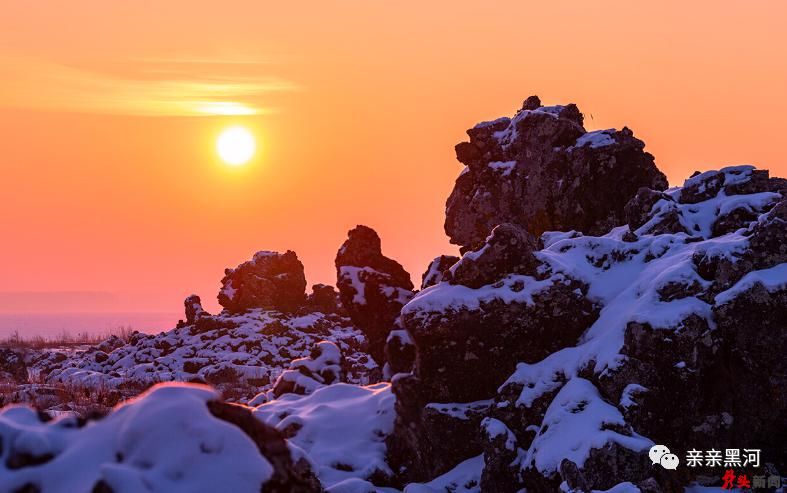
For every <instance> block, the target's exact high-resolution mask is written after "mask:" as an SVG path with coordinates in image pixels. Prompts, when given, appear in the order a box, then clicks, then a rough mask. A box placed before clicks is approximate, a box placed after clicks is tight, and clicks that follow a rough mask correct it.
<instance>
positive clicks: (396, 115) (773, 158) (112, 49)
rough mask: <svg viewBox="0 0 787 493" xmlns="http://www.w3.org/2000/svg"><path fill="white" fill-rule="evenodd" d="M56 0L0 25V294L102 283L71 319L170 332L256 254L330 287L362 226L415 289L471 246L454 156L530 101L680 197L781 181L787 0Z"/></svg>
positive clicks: (3, 18) (72, 304) (24, 8)
mask: <svg viewBox="0 0 787 493" xmlns="http://www.w3.org/2000/svg"><path fill="white" fill-rule="evenodd" d="M45 4H46V7H42V5H41V4H40V3H39V2H23V1H10V2H6V3H4V4H3V13H2V15H0V132H2V135H3V139H2V143H0V148H1V150H2V156H3V158H2V159H1V160H0V162H2V164H0V167H2V171H3V173H4V180H3V181H4V183H5V184H6V185H5V187H4V189H3V192H2V195H3V200H4V203H5V207H4V211H5V212H0V228H2V230H3V232H4V237H5V238H6V239H13V240H9V241H6V243H5V246H4V249H5V255H4V256H3V257H2V258H0V291H8V292H11V293H12V294H9V295H8V296H9V297H11V296H13V298H9V299H14V300H17V299H19V298H20V297H21V298H24V299H26V300H28V301H27V303H33V302H34V301H35V300H33V299H31V298H30V297H29V296H26V295H24V293H28V292H31V291H33V292H39V293H42V295H41V298H40V300H41V301H40V302H39V305H38V306H40V307H42V308H46V307H47V306H50V305H51V303H50V301H48V300H50V299H51V298H52V297H53V296H55V294H57V293H63V292H71V291H74V292H85V291H90V292H95V291H98V292H100V293H103V294H104V295H106V296H107V297H111V298H112V300H113V301H111V302H110V301H106V302H103V301H102V303H101V304H100V306H98V305H97V304H96V303H94V302H93V301H91V299H89V298H88V297H84V299H83V300H82V301H69V302H68V303H67V306H68V307H69V309H70V310H73V311H77V312H79V311H81V312H85V311H92V310H94V309H96V308H97V307H98V308H101V310H116V311H136V310H141V311H145V312H167V313H168V314H169V315H168V316H169V317H170V319H171V320H172V321H177V319H178V317H179V316H180V313H179V309H178V307H179V305H180V304H181V302H182V299H183V297H184V296H185V295H187V294H190V293H191V292H193V291H194V292H198V293H200V294H202V295H203V299H204V302H205V303H206V307H208V308H211V309H216V308H217V306H218V305H217V303H216V300H215V296H214V295H213V294H212V293H214V291H215V289H216V283H217V279H216V274H217V272H218V273H221V271H222V267H223V266H230V265H236V264H237V263H239V262H241V261H242V260H244V259H247V258H248V256H249V255H250V254H251V253H253V252H255V251H257V250H259V249H260V248H271V249H279V250H282V251H283V250H286V249H288V248H290V249H293V250H295V251H297V252H298V255H299V256H300V258H301V259H302V260H303V262H304V264H305V266H306V275H307V277H308V279H309V282H310V283H311V282H324V283H333V282H335V274H336V273H335V267H334V265H333V259H334V256H335V253H336V252H335V250H336V248H337V247H338V245H340V244H341V242H342V241H343V239H344V235H345V233H346V231H347V230H348V229H349V228H351V227H354V226H355V225H356V224H359V223H363V224H369V225H370V226H374V227H375V229H376V230H377V231H378V232H379V233H380V235H381V237H383V238H384V239H385V242H386V248H387V252H388V253H389V254H390V255H391V256H392V257H394V258H397V259H398V260H399V261H401V263H402V264H403V265H404V266H405V267H406V268H407V269H408V271H410V272H412V273H414V275H416V276H420V274H421V273H422V272H423V270H424V269H425V268H426V265H427V264H428V262H429V261H430V260H431V259H432V258H433V257H434V256H435V255H438V254H455V253H456V249H455V247H453V246H451V245H449V243H448V241H447V239H446V237H445V235H444V234H443V233H442V226H443V221H444V216H445V214H444V208H445V201H446V198H447V197H448V194H449V193H450V191H451V188H452V186H453V181H454V180H455V178H456V176H457V175H458V174H459V173H460V172H461V170H462V166H461V165H460V164H459V163H458V162H457V161H456V158H455V153H454V146H455V145H456V144H457V143H459V142H461V141H462V140H465V139H466V138H467V135H466V134H465V130H466V129H468V128H470V127H472V126H473V125H474V124H475V123H477V122H479V121H483V120H489V119H494V118H498V117H500V116H503V115H508V116H511V115H512V114H513V112H514V111H515V110H516V109H517V108H518V107H519V106H521V104H522V100H523V99H524V98H526V97H527V96H529V95H531V94H538V95H539V96H540V97H541V99H542V100H543V101H544V104H558V103H566V102H575V103H577V105H578V106H579V107H580V108H581V109H582V111H584V112H585V113H586V119H585V125H586V127H587V128H588V129H603V128H610V127H615V128H622V127H623V126H628V127H630V128H631V129H632V130H633V132H634V134H635V135H636V136H637V137H638V138H641V139H642V140H644V141H645V142H646V150H647V151H648V152H651V153H652V154H653V155H654V156H655V158H656V163H657V164H658V166H659V168H660V169H662V170H663V171H664V172H665V173H666V175H667V177H668V178H669V180H670V182H671V184H672V185H680V184H681V183H682V181H683V180H684V179H685V178H686V177H687V176H689V175H690V174H691V173H692V172H693V171H694V170H701V169H709V168H711V167H716V168H718V167H720V166H724V165H729V164H739V163H752V164H756V165H757V166H759V167H763V168H768V169H770V170H771V173H772V175H774V176H780V175H781V176H783V175H784V174H787V165H786V164H785V160H784V159H783V145H782V141H783V138H782V133H783V130H782V123H781V121H782V116H781V115H784V114H787V97H786V96H785V93H784V91H783V88H784V87H787V64H785V63H784V53H783V51H784V47H785V46H787V31H785V30H784V28H783V20H784V19H785V18H787V3H785V2H775V1H752V2H732V1H721V2H716V1H713V2H712V1H698V2H675V1H667V2H657V3H654V2H630V1H611V2H609V3H605V4H604V6H603V7H602V6H599V5H597V4H595V3H582V2H580V3H577V2H520V1H502V2H495V3H494V4H492V5H486V4H483V5H482V4H480V3H478V2H442V1H438V2H429V3H422V2H405V3H396V4H392V3H388V2H363V1H351V2H347V3H342V4H340V5H336V4H334V3H332V2H331V3H319V2H315V3H312V4H310V5H309V7H308V8H305V7H304V6H302V5H295V4H287V3H274V4H268V3H265V4H263V3H260V2H254V1H249V0H240V1H238V2H235V3H233V6H232V8H221V6H216V5H213V4H211V3H209V2H192V1H185V0H173V1H168V2H148V1H144V2H104V1H97V0H88V1H85V2H78V3H73V2H65V3H62V2H45ZM558 25H559V26H560V28H559V29H558V28H556V27H555V26H558ZM568 33H570V35H568ZM580 40H581V42H580ZM235 125H242V126H244V127H246V128H248V129H249V131H251V132H252V133H253V134H254V136H255V137H256V138H257V139H258V150H257V154H256V157H254V158H252V161H250V162H249V164H247V165H246V166H242V167H240V168H238V169H237V170H234V171H239V170H242V171H243V173H233V172H228V169H227V166H226V165H223V164H218V163H222V161H220V160H219V157H218V154H217V150H216V139H217V136H218V135H219V134H220V133H221V132H222V131H223V130H225V129H226V128H227V127H229V126H235ZM259 146H264V160H263V161H264V166H256V165H254V162H255V160H256V159H258V158H259V157H260V152H261V151H262V148H260V147H259ZM217 164H218V165H217ZM261 190H264V192H265V193H261ZM11 211H14V212H13V213H12V212H11ZM18 211H25V213H24V214H20V213H18ZM88 212H89V213H88ZM405 218H406V219H405ZM250 225H253V227H251V228H250V227H249V226H250ZM206 230H210V231H218V230H221V231H243V232H244V233H243V234H236V235H234V237H233V238H232V241H227V238H226V237H222V236H221V235H207V234H206V233H205V231H206ZM315 238H318V239H319V241H315ZM413 238H418V240H419V241H418V242H417V243H415V242H414V241H413ZM53 245H56V247H53ZM119 258H122V259H123V261H122V262H118V261H117V260H118V259H119ZM162 274H164V275H162ZM154 279H155V282H152V281H153V280H154ZM14 293H16V294H14ZM68 299H69V300H71V298H68ZM44 300H47V301H44ZM16 306H18V304H16V303H11V302H10V301H9V302H8V303H7V304H6V305H2V306H0V309H4V310H6V311H13V310H14V309H15V308H14V307H16ZM26 306H27V305H26ZM58 306H59V305H58ZM160 328H161V329H163V328H165V327H164V326H161V327H160Z"/></svg>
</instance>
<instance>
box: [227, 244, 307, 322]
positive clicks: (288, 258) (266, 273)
mask: <svg viewBox="0 0 787 493" xmlns="http://www.w3.org/2000/svg"><path fill="white" fill-rule="evenodd" d="M305 290H306V277H305V276H304V273H303V264H302V263H301V261H300V260H298V256H297V255H296V254H295V252H293V251H291V250H288V251H287V252H285V253H277V252H270V251H260V252H257V253H255V254H254V257H253V258H252V259H251V260H249V261H248V262H244V263H242V264H240V265H239V266H237V267H236V268H234V269H226V270H225V271H224V279H222V280H221V291H219V296H218V298H219V304H220V305H221V306H223V307H224V308H226V309H227V310H228V311H229V312H231V313H242V312H243V311H244V310H248V309H252V308H264V309H268V310H279V311H284V312H289V311H295V310H297V309H298V308H299V307H301V306H302V305H303V302H304V300H305V298H306V292H305Z"/></svg>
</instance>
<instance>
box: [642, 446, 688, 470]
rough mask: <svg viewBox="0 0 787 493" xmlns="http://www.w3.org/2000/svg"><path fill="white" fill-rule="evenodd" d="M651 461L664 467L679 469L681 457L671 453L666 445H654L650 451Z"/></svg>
mask: <svg viewBox="0 0 787 493" xmlns="http://www.w3.org/2000/svg"><path fill="white" fill-rule="evenodd" d="M648 456H649V457H650V460H651V462H653V464H659V465H660V466H661V467H663V468H664V469H677V468H678V464H680V459H678V456H677V455H675V454H671V453H670V451H669V448H667V446H666V445H654V446H652V447H650V452H648Z"/></svg>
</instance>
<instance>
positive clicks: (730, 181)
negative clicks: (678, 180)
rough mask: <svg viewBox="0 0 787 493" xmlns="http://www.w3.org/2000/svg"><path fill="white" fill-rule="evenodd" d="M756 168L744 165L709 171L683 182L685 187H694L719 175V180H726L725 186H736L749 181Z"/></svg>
mask: <svg viewBox="0 0 787 493" xmlns="http://www.w3.org/2000/svg"><path fill="white" fill-rule="evenodd" d="M754 169H755V167H754V166H752V165H749V164H742V165H737V166H727V167H725V168H721V169H720V170H709V171H705V172H703V173H700V174H698V175H695V176H692V177H691V178H688V179H687V180H686V181H684V182H683V187H684V188H685V187H692V186H694V185H697V184H700V183H702V182H703V181H705V180H707V179H709V178H711V177H712V176H715V175H719V178H722V177H723V178H724V183H723V186H725V187H726V186H728V185H736V184H738V183H743V182H745V181H747V180H749V177H750V176H751V173H752V171H754Z"/></svg>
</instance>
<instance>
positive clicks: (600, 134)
mask: <svg viewBox="0 0 787 493" xmlns="http://www.w3.org/2000/svg"><path fill="white" fill-rule="evenodd" d="M615 132H616V130H615V129H614V128H608V129H606V130H594V131H593V132H587V133H586V134H584V135H582V136H581V137H579V138H578V139H577V142H576V143H575V144H574V146H573V147H583V146H590V147H591V148H592V149H595V148H597V147H604V146H609V145H613V144H615V138H614V137H613V135H614V134H615ZM569 149H570V148H569Z"/></svg>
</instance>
